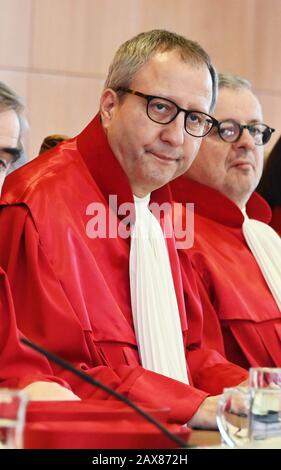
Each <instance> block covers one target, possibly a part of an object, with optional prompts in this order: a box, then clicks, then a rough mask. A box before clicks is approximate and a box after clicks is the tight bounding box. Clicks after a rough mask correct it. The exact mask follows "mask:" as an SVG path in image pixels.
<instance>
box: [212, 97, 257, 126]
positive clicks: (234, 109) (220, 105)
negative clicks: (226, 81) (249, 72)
mask: <svg viewBox="0 0 281 470" xmlns="http://www.w3.org/2000/svg"><path fill="white" fill-rule="evenodd" d="M213 114H214V117H215V118H216V119H218V120H219V121H222V120H224V119H234V120H236V121H239V122H241V123H242V122H251V121H262V109H261V105H260V102H259V101H258V99H257V97H256V96H255V95H254V94H253V93H252V92H251V90H247V89H243V88H241V89H237V90H231V89H228V88H221V89H220V90H219V95H218V100H217V104H216V107H215V111H214V113H213Z"/></svg>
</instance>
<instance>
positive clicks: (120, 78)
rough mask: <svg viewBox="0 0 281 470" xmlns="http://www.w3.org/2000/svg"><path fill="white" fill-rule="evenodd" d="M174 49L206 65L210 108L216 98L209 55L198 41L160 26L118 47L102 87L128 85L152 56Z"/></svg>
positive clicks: (193, 61) (113, 87) (193, 60)
mask: <svg viewBox="0 0 281 470" xmlns="http://www.w3.org/2000/svg"><path fill="white" fill-rule="evenodd" d="M174 49H175V50H178V51H179V55H180V57H181V59H182V60H183V61H184V62H188V61H190V62H191V63H192V64H194V65H204V64H205V65H206V66H207V68H208V70H209V72H210V75H211V79H212V102H211V107H210V109H211V110H212V109H213V108H214V106H215V103H216V99H217V73H216V70H215V67H214V66H213V64H212V62H211V59H210V57H209V55H208V54H207V52H206V51H205V50H204V49H203V48H202V47H201V46H200V45H199V44H198V43H197V42H194V41H191V40H189V39H187V38H185V37H184V36H180V35H179V34H176V33H172V32H170V31H166V30H162V29H154V30H152V31H147V32H144V33H140V34H138V35H137V36H135V37H133V38H132V39H129V40H128V41H126V42H125V43H124V44H122V45H121V46H120V47H119V49H118V50H117V52H116V54H115V56H114V58H113V62H112V63H111V65H110V67H109V71H108V76H107V79H106V81H105V88H112V89H113V90H115V91H117V90H118V89H119V88H129V87H130V84H131V82H132V80H133V78H134V76H135V74H136V73H137V72H138V71H139V69H140V68H141V67H142V66H143V65H145V64H146V62H147V61H148V60H149V59H150V58H151V57H153V56H154V55H155V54H156V53H157V52H165V51H170V50H174Z"/></svg>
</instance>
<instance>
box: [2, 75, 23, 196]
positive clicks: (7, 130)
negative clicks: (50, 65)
mask: <svg viewBox="0 0 281 470" xmlns="http://www.w3.org/2000/svg"><path fill="white" fill-rule="evenodd" d="M23 109H24V107H23V104H22V102H21V99H20V98H19V97H18V96H17V95H16V94H15V93H14V91H13V90H11V89H10V88H9V87H8V86H7V85H6V84H5V83H3V82H0V194H1V189H2V185H3V182H4V179H5V177H6V174H8V173H11V172H12V171H13V170H14V169H15V168H19V167H20V166H21V165H22V164H23V163H25V159H26V157H25V153H24V151H23V146H22V142H21V139H22V133H23V130H24V127H25V121H24V118H23V114H22V112H23Z"/></svg>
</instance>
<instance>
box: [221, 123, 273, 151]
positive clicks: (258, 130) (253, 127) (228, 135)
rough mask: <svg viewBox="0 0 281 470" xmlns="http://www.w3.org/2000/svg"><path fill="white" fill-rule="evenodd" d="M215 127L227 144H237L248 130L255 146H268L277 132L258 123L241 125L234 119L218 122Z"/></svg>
mask: <svg viewBox="0 0 281 470" xmlns="http://www.w3.org/2000/svg"><path fill="white" fill-rule="evenodd" d="M214 126H215V127H216V128H217V129H218V134H219V136H220V138H221V139H222V140H224V141H225V142H230V143H233V142H237V141H238V140H239V139H240V137H241V135H242V132H243V131H244V129H248V131H249V133H250V134H251V136H252V138H253V139H254V142H255V145H264V144H266V143H267V142H268V141H269V139H270V137H271V135H272V133H273V132H274V131H275V129H273V128H272V127H269V126H267V125H266V124H262V123H260V122H257V123H255V124H245V125H242V124H239V123H238V122H236V121H234V120H233V119H227V120H226V121H221V122H219V121H216V122H215V123H214Z"/></svg>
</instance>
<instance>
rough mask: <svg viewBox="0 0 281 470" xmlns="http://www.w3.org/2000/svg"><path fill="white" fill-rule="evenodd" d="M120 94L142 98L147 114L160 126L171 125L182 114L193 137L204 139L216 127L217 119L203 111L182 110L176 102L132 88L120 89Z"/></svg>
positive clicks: (186, 128)
mask: <svg viewBox="0 0 281 470" xmlns="http://www.w3.org/2000/svg"><path fill="white" fill-rule="evenodd" d="M117 91H118V92H120V91H121V92H123V93H131V94H132V95H136V96H140V97H141V98H144V99H145V100H146V101H147V105H146V114H147V116H148V117H149V119H151V121H153V122H157V123H158V124H169V123H170V122H172V121H173V120H174V119H176V117H177V116H178V114H179V113H180V112H183V113H184V114H185V118H184V128H185V131H186V132H187V133H188V134H190V135H192V136H193V137H204V136H205V135H207V134H208V133H209V132H210V130H211V129H212V127H213V126H214V125H215V119H214V118H213V117H212V116H209V114H206V113H203V112H201V111H194V110H187V109H183V108H180V107H179V106H178V105H177V104H176V103H174V101H171V100H169V99H167V98H162V97H161V96H153V95H145V94H144V93H141V92H140V91H134V90H131V89H130V88H118V90H117Z"/></svg>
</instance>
